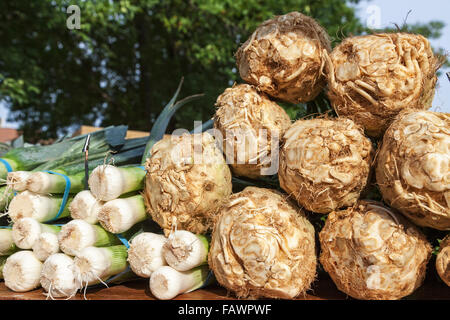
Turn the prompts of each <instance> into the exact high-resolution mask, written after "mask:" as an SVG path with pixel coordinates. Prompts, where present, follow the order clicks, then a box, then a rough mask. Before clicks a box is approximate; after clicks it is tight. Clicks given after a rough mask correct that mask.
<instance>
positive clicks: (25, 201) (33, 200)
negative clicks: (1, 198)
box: [8, 191, 72, 222]
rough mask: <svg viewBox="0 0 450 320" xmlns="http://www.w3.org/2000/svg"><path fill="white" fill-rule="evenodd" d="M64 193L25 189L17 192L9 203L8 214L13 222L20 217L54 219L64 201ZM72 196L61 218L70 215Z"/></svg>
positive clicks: (44, 220)
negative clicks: (49, 194)
mask: <svg viewBox="0 0 450 320" xmlns="http://www.w3.org/2000/svg"><path fill="white" fill-rule="evenodd" d="M62 199H63V198H62V195H59V196H46V195H42V194H38V193H34V192H30V191H23V192H20V193H19V194H17V195H16V196H15V197H14V198H13V199H12V200H11V203H10V204H9V208H8V215H9V217H10V218H11V220H12V221H13V222H16V221H17V220H18V219H20V218H26V217H28V218H34V219H36V220H37V221H39V222H46V221H50V220H52V219H54V218H55V217H56V216H57V214H58V212H59V208H60V206H61V203H62ZM71 201H72V198H70V197H69V199H68V200H67V204H66V206H65V208H64V211H63V212H62V213H61V215H60V216H59V218H64V217H67V216H69V213H70V212H69V209H68V206H69V205H70V202H71Z"/></svg>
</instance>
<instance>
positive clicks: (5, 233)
mask: <svg viewBox="0 0 450 320" xmlns="http://www.w3.org/2000/svg"><path fill="white" fill-rule="evenodd" d="M17 250H18V248H17V246H16V244H15V243H14V239H13V236H12V230H11V229H9V228H5V229H3V228H1V229H0V256H9V255H11V254H13V253H14V252H16V251H17Z"/></svg>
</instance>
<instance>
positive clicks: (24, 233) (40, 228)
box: [12, 218, 61, 249]
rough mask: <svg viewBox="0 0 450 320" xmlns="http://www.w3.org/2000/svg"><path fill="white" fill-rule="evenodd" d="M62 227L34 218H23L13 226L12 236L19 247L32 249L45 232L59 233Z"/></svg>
mask: <svg viewBox="0 0 450 320" xmlns="http://www.w3.org/2000/svg"><path fill="white" fill-rule="evenodd" d="M60 230H61V227H59V226H54V225H49V224H43V223H40V222H38V221H37V220H35V219H33V218H21V219H19V220H17V221H16V222H15V223H14V224H13V227H12V237H13V240H14V243H15V244H16V246H17V247H19V248H21V249H31V248H32V247H33V245H34V243H35V242H36V240H37V239H38V238H39V235H40V234H41V233H43V232H49V233H58V232H59V231H60Z"/></svg>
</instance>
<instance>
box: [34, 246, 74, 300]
mask: <svg viewBox="0 0 450 320" xmlns="http://www.w3.org/2000/svg"><path fill="white" fill-rule="evenodd" d="M74 271H75V269H74V260H73V258H72V257H69V256H68V255H65V254H64V253H55V254H52V255H51V256H50V257H48V258H47V260H45V262H44V265H43V267H42V272H41V278H40V283H41V286H42V288H44V290H45V291H46V292H47V296H48V297H50V298H52V299H53V298H54V297H72V296H74V295H75V294H76V293H77V291H78V289H79V287H78V282H77V281H76V278H75V272H74Z"/></svg>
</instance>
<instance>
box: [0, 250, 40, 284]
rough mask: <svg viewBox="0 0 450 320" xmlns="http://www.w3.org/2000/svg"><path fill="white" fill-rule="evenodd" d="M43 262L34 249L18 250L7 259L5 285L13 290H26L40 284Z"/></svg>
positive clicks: (4, 268)
mask: <svg viewBox="0 0 450 320" xmlns="http://www.w3.org/2000/svg"><path fill="white" fill-rule="evenodd" d="M41 271H42V262H41V261H39V259H38V258H36V256H35V255H34V253H33V252H32V251H28V250H23V251H19V252H16V253H14V254H12V255H11V256H9V258H8V259H6V263H5V265H4V267H3V278H4V279H5V285H6V287H8V288H9V289H11V290H12V291H16V292H26V291H31V290H33V289H36V288H37V287H39V286H40V282H39V279H40V277H41Z"/></svg>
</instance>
